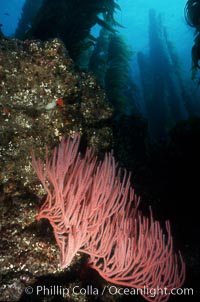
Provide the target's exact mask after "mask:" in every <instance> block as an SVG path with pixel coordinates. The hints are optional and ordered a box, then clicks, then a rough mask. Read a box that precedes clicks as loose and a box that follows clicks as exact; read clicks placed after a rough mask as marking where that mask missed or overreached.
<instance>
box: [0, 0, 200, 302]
mask: <svg viewBox="0 0 200 302" xmlns="http://www.w3.org/2000/svg"><path fill="white" fill-rule="evenodd" d="M199 69H200V1H199V0H196V1H195V0H188V1H186V0H176V1H173V0H168V1H158V0H118V1H117V0H116V1H114V0H99V1H92V0H57V1H54V0H35V1H33V0H9V1H8V0H0V112H1V114H0V126H1V127H0V141H1V143H0V192H1V194H0V212H1V227H0V232H1V235H2V239H1V240H0V248H1V257H0V272H1V275H0V301H33V300H34V301H118V300H119V301H132V300H133V299H134V301H145V300H144V297H141V296H140V295H139V296H138V295H136V296H134V297H133V296H131V295H130V296H126V295H123V296H122V295H119V294H115V295H109V294H108V293H107V294H106V295H104V296H101V295H97V296H96V295H94V293H91V292H87V293H86V294H82V293H79V294H76V295H73V294H72V295H69V296H65V297H63V296H62V295H61V294H57V293H55V292H53V291H52V292H51V293H50V294H48V295H46V296H45V295H42V294H41V295H37V294H36V288H37V286H40V285H43V286H46V287H48V288H52V286H53V285H57V286H61V287H66V288H68V289H72V288H73V287H74V286H76V285H77V284H78V286H80V288H87V286H91V285H92V286H93V287H94V288H98V289H100V290H102V288H103V286H104V285H105V284H107V283H106V281H105V280H103V279H102V278H101V277H100V276H99V275H98V274H97V273H96V272H94V271H93V270H92V269H90V268H89V267H88V266H87V257H85V256H83V257H82V256H81V255H80V254H79V253H77V254H76V256H75V260H73V262H72V264H71V265H70V267H67V268H66V269H65V270H63V269H61V268H60V266H59V261H60V258H59V248H58V246H57V244H56V241H55V238H54V233H53V228H52V226H51V224H50V223H49V221H48V220H47V219H46V220H44V221H43V220H42V221H39V222H38V221H36V219H35V217H36V215H37V213H38V210H39V208H40V207H41V205H42V204H43V201H44V199H45V195H46V193H47V190H45V188H43V187H42V186H41V185H40V182H39V181H38V179H37V177H36V175H35V172H34V169H33V167H32V159H31V152H34V154H36V157H40V158H42V159H43V160H44V161H45V148H46V146H48V150H52V149H53V148H54V147H55V146H57V145H58V143H59V141H60V140H61V138H62V137H65V136H71V137H74V135H75V133H79V134H80V135H81V144H80V152H81V153H82V154H85V151H86V148H87V147H88V146H89V147H92V148H94V150H95V154H96V155H97V156H98V158H99V159H100V160H103V158H104V154H105V153H106V152H110V151H111V150H113V151H112V152H113V154H114V157H115V159H116V161H117V162H119V166H120V167H122V169H126V170H128V171H130V172H131V186H132V187H133V188H134V190H135V193H136V195H137V196H140V197H141V204H140V207H139V210H140V211H142V213H144V215H146V216H147V217H149V215H150V214H149V212H150V211H151V210H150V211H149V207H150V206H151V209H152V212H153V217H154V218H155V219H156V220H159V221H160V224H161V227H162V228H163V229H165V221H166V220H169V221H170V223H171V231H172V236H173V239H174V247H173V248H174V250H175V252H177V251H179V250H180V251H181V255H182V257H183V259H184V262H185V265H186V278H185V283H184V284H183V285H182V288H189V289H191V291H190V294H188V296H189V299H191V300H194V301H197V299H199V298H198V296H199V291H200V290H199V282H200V260H199V258H200V257H199V256H200V246H199V235H200V232H199V231H200V226H199V212H198V203H199V171H200V157H199V154H200V144H199V141H200V72H199ZM50 222H51V221H50ZM27 288H32V289H33V292H31V294H30V293H29V292H28V290H27ZM185 295H186V294H185ZM168 298H169V301H177V300H179V301H180V300H181V299H184V298H185V297H183V294H182V295H176V296H172V295H171V296H170V297H168ZM150 301H164V298H163V300H162V298H161V299H160V300H159V298H158V299H157V300H156V298H155V299H153V298H152V299H151V300H150ZM165 301H167V300H165Z"/></svg>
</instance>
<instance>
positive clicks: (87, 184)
mask: <svg viewBox="0 0 200 302" xmlns="http://www.w3.org/2000/svg"><path fill="white" fill-rule="evenodd" d="M79 144H80V136H79V134H75V135H74V138H73V139H71V138H70V137H68V138H67V139H64V138H63V139H62V141H61V142H60V144H59V146H58V147H57V148H55V149H54V151H53V155H52V158H50V159H49V157H48V155H47V152H46V161H45V164H44V163H43V162H42V161H41V160H40V159H38V160H36V158H35V156H34V154H33V155H32V162H33V167H34V169H35V171H36V173H37V176H38V178H39V179H40V181H41V183H42V184H43V187H44V189H45V190H46V192H47V198H46V201H45V202H44V204H43V205H42V207H41V209H40V210H39V213H38V215H37V219H41V218H47V219H48V220H49V221H50V223H51V225H52V227H53V230H54V234H55V238H56V241H57V244H58V246H59V248H60V252H61V266H62V267H63V268H64V267H67V266H69V265H70V263H71V261H72V259H73V257H74V256H75V254H76V253H77V252H83V253H86V254H88V255H89V262H88V263H89V266H91V267H92V268H94V269H96V270H97V271H98V272H99V274H100V275H101V276H102V277H103V278H104V279H106V280H107V281H109V282H112V283H114V284H118V285H123V286H130V287H134V288H138V289H141V290H142V289H143V288H144V286H146V287H148V288H156V287H161V288H164V287H166V288H167V289H168V291H170V290H171V289H172V288H178V287H180V286H181V285H182V284H183V282H184V279H185V264H184V261H183V259H182V256H181V254H180V253H179V254H178V255H175V254H174V252H173V245H172V236H171V231H170V224H169V222H166V229H167V235H166V234H164V232H163V231H162V229H161V226H160V224H159V222H158V221H154V219H153V215H152V213H151V215H150V218H146V217H144V216H143V215H142V214H141V213H139V212H138V205H139V198H137V197H136V196H135V194H134V190H133V188H132V187H131V185H130V173H129V174H128V173H127V171H126V170H124V171H122V170H121V169H119V168H118V165H117V163H116V162H115V159H114V157H113V154H112V153H108V154H106V155H105V158H104V160H103V161H97V158H96V157H95V156H94V152H93V151H92V150H91V149H89V148H88V149H87V150H86V153H85V155H84V156H81V154H80V153H79V152H78V148H79ZM141 294H142V295H143V296H144V298H145V299H147V300H148V301H158V302H159V301H167V300H168V298H169V293H167V294H163V295H161V294H156V295H155V296H154V297H152V296H150V295H146V294H145V293H143V292H142V291H141Z"/></svg>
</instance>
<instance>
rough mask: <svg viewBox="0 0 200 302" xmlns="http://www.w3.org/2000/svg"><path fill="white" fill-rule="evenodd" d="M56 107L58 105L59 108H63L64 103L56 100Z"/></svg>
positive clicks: (60, 99)
mask: <svg viewBox="0 0 200 302" xmlns="http://www.w3.org/2000/svg"><path fill="white" fill-rule="evenodd" d="M56 105H58V106H59V107H63V106H64V101H63V99H62V98H59V99H57V100H56Z"/></svg>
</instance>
